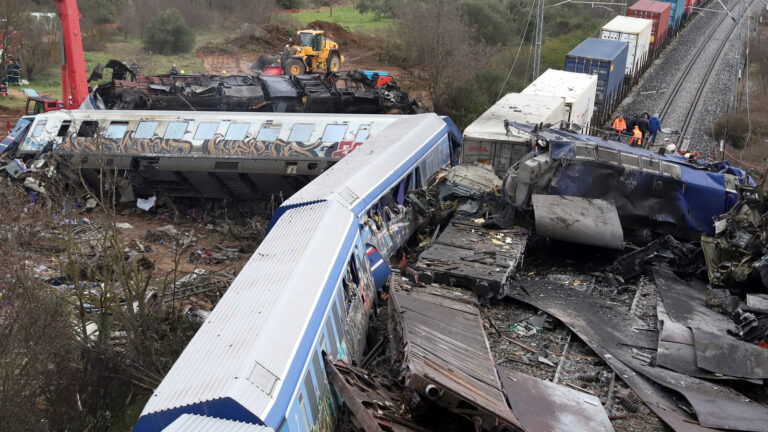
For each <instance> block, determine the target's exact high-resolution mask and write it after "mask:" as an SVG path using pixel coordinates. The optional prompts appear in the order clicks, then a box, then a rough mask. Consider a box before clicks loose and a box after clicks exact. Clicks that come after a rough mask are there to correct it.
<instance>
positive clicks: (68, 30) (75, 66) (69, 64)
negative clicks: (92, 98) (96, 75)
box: [55, 0, 88, 109]
mask: <svg viewBox="0 0 768 432" xmlns="http://www.w3.org/2000/svg"><path fill="white" fill-rule="evenodd" d="M55 1H56V6H58V8H59V18H60V19H61V34H62V38H63V39H62V43H63V45H64V54H63V55H64V58H62V59H61V87H62V88H61V90H62V92H61V98H62V101H63V102H64V108H67V109H73V108H78V107H79V106H80V104H82V103H83V101H84V100H85V99H86V98H87V97H88V82H87V78H86V72H85V55H84V54H83V39H82V35H81V32H80V11H79V10H78V9H77V0H55ZM70 97H71V100H70Z"/></svg>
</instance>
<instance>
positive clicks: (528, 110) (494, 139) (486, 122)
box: [462, 93, 565, 175]
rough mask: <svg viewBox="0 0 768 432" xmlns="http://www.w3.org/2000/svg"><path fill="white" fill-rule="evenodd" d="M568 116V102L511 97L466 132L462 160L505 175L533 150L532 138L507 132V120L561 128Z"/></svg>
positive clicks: (550, 97) (497, 105) (509, 94)
mask: <svg viewBox="0 0 768 432" xmlns="http://www.w3.org/2000/svg"><path fill="white" fill-rule="evenodd" d="M564 115H565V98H563V97H556V96H541V95H524V94H520V93H508V94H507V95H506V96H504V97H503V98H501V99H499V101H498V102H496V103H495V104H494V105H493V106H492V107H490V108H488V110H487V111H486V112H484V113H483V114H482V115H481V116H480V117H478V118H477V120H475V121H474V122H472V124H470V125H469V126H467V128H466V129H465V130H464V140H463V141H464V142H463V144H462V160H463V161H464V162H481V163H486V164H491V165H492V166H493V168H494V170H495V171H496V173H497V174H499V175H503V174H504V173H506V171H507V169H508V168H509V167H510V166H512V165H514V164H515V163H517V162H518V161H519V160H520V159H521V158H522V157H523V156H525V155H526V154H527V153H528V152H529V151H530V150H531V136H530V135H529V134H527V133H525V132H522V131H519V130H517V129H514V128H510V129H509V132H507V130H506V129H505V128H504V120H509V121H516V122H520V123H528V124H537V123H544V124H552V125H558V124H559V123H560V121H562V119H563V117H564Z"/></svg>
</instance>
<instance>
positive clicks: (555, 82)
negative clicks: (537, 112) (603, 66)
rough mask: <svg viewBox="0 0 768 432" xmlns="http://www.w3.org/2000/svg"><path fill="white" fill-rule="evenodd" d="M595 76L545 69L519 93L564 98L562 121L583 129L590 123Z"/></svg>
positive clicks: (595, 87) (595, 83)
mask: <svg viewBox="0 0 768 432" xmlns="http://www.w3.org/2000/svg"><path fill="white" fill-rule="evenodd" d="M596 91H597V75H587V74H583V73H576V72H566V71H561V70H557V69H547V71H546V72H544V73H543V74H541V75H540V76H539V77H538V78H536V81H534V82H532V83H531V85H529V86H528V87H526V88H525V90H523V91H522V92H521V93H522V94H529V95H542V96H562V97H564V98H565V114H564V116H563V121H565V122H567V123H571V124H575V125H579V126H581V127H583V128H586V127H588V126H589V123H590V122H591V121H592V112H593V111H594V109H595V92H596Z"/></svg>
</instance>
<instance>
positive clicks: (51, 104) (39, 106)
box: [24, 97, 64, 115]
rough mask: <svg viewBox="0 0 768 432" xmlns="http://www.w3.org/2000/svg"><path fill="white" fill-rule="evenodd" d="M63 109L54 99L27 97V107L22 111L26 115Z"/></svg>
mask: <svg viewBox="0 0 768 432" xmlns="http://www.w3.org/2000/svg"><path fill="white" fill-rule="evenodd" d="M60 109H64V105H63V104H62V103H61V102H60V101H58V100H56V99H49V98H45V97H29V98H27V107H26V109H25V111H24V113H25V114H26V115H34V114H41V113H46V112H49V111H56V110H60Z"/></svg>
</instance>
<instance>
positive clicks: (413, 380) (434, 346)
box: [389, 277, 522, 430]
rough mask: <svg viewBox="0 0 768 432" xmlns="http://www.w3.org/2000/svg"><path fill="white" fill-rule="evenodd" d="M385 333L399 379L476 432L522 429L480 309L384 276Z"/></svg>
mask: <svg viewBox="0 0 768 432" xmlns="http://www.w3.org/2000/svg"><path fill="white" fill-rule="evenodd" d="M390 288H391V291H390V292H391V296H390V323H389V324H390V335H391V340H392V343H393V345H392V348H393V349H392V352H393V363H394V364H395V366H399V365H402V366H400V367H401V369H400V381H401V382H402V383H403V384H404V385H405V386H406V387H408V388H410V389H412V390H413V391H415V392H417V393H418V394H419V395H420V396H421V397H422V398H425V399H428V400H431V401H432V402H434V403H435V404H437V405H439V406H442V407H444V408H446V409H447V410H449V411H452V412H454V413H457V414H461V415H464V416H466V417H467V418H469V419H472V420H473V421H474V422H475V424H476V427H477V426H480V427H481V428H482V430H499V429H500V428H501V429H503V428H505V427H506V428H510V427H517V428H520V429H522V426H521V425H520V423H519V422H518V420H517V419H516V418H515V416H514V414H512V411H511V410H510V409H509V406H508V405H507V402H506V399H505V396H504V392H503V391H502V389H501V383H500V382H499V377H498V375H497V372H496V365H495V362H494V361H493V356H492V355H491V352H490V348H489V346H488V340H487V337H486V335H485V331H484V329H483V322H482V319H481V318H480V311H479V310H478V308H477V306H475V304H474V301H472V300H466V299H462V298H461V294H458V293H455V292H452V291H449V290H447V289H443V288H435V287H434V286H432V287H428V288H417V287H413V288H411V287H408V286H407V285H406V284H405V282H404V281H403V280H402V279H400V278H397V277H392V278H390Z"/></svg>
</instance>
